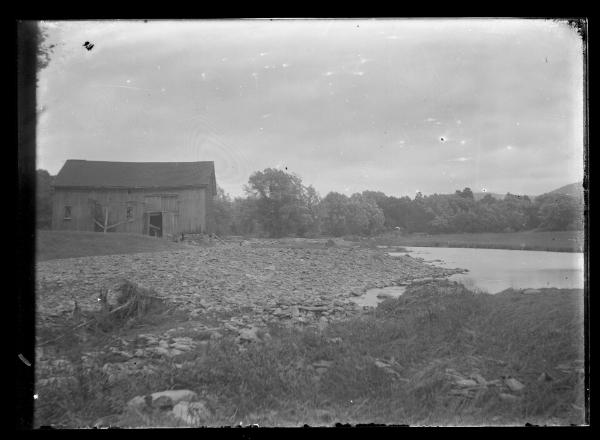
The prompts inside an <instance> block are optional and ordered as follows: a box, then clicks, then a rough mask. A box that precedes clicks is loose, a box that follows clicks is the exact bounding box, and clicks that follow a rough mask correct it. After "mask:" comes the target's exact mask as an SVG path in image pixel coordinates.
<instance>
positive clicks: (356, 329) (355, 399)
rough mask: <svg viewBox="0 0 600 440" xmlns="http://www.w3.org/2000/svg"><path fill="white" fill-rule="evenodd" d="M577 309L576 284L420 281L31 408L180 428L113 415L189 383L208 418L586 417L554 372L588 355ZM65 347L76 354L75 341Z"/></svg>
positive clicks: (87, 380) (450, 420)
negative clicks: (507, 394)
mask: <svg viewBox="0 0 600 440" xmlns="http://www.w3.org/2000/svg"><path fill="white" fill-rule="evenodd" d="M582 304H583V294H582V291H581V290H557V289H542V292H541V293H539V294H530V295H523V294H521V293H519V292H514V291H506V292H504V293H500V294H496V295H488V294H483V293H473V292H470V291H468V290H467V289H465V288H464V287H463V286H460V285H456V284H453V283H442V284H437V285H433V284H431V285H425V286H422V287H420V288H417V289H414V290H410V289H409V290H408V291H407V293H406V294H405V295H403V296H401V297H399V298H398V299H393V300H386V301H384V302H383V303H381V304H380V305H379V306H378V308H377V309H375V310H374V311H373V312H372V313H370V314H368V315H366V316H363V317H361V318H356V319H352V320H349V321H346V322H340V323H337V324H332V325H330V326H329V327H328V328H326V329H325V330H324V331H322V332H319V331H316V330H310V329H305V330H297V329H296V330H294V329H288V328H283V327H281V328H279V327H274V328H271V329H270V334H271V336H272V339H271V340H270V341H269V342H268V343H266V344H253V345H250V346H249V348H248V349H247V350H246V351H244V352H240V351H239V350H238V348H237V346H236V345H235V344H234V343H233V341H232V340H230V339H228V338H224V339H222V340H219V341H211V343H210V344H209V346H208V350H207V351H206V352H203V353H191V354H189V355H186V356H187V358H186V359H185V360H184V361H181V360H179V361H178V362H179V364H175V362H174V361H172V360H166V359H162V360H157V361H156V362H157V363H156V367H157V372H156V373H155V374H149V375H136V376H132V377H130V378H128V379H127V380H122V381H120V382H118V383H113V384H110V385H109V384H108V382H107V378H106V375H105V374H104V372H103V371H102V370H101V369H100V366H101V365H99V366H98V367H97V368H96V367H94V368H91V369H89V368H88V369H83V367H80V368H78V369H77V372H76V374H75V376H77V377H78V378H79V382H80V385H78V386H74V387H71V388H66V389H65V388H62V389H51V388H50V389H44V390H38V391H36V392H38V393H39V394H40V396H43V399H42V397H40V399H39V400H38V402H37V405H38V406H37V411H36V416H37V420H38V424H64V425H65V426H71V427H74V426H90V425H91V424H93V423H94V421H95V420H96V419H97V418H98V417H101V416H106V415H116V417H117V420H118V422H116V423H117V424H118V425H120V426H177V424H176V423H174V422H173V421H169V420H164V419H163V418H161V417H160V416H158V415H156V416H154V417H150V418H139V417H138V416H136V415H132V414H127V413H121V411H122V410H123V408H124V406H125V404H126V402H127V401H128V400H129V399H131V398H132V397H134V396H136V395H144V394H148V393H151V392H155V391H161V390H166V389H191V390H193V391H195V392H197V393H198V394H199V395H200V396H201V398H202V399H203V400H204V401H205V402H206V403H207V405H208V407H209V408H210V409H211V410H212V416H211V417H210V418H209V419H207V420H206V421H205V424H206V425H209V426H225V425H226V426H233V425H236V424H238V423H240V422H242V423H243V424H244V425H247V424H254V423H257V424H259V425H261V426H276V425H277V426H282V425H283V426H297V425H302V424H304V423H307V424H309V425H313V426H314V425H333V424H335V423H351V424H359V423H385V424H410V425H487V424H494V425H511V424H517V425H522V424H525V423H532V424H542V425H543V424H582V423H584V413H583V408H584V406H585V405H584V396H583V387H584V385H583V376H582V375H581V374H580V373H578V372H576V371H570V372H565V371H561V370H560V369H557V366H558V365H560V364H564V363H568V362H572V361H577V360H582V359H583V357H584V353H583V306H582ZM68 346H69V350H70V351H71V352H72V355H71V358H72V359H73V360H74V361H76V360H77V359H78V356H80V354H77V352H76V350H77V343H73V341H71V342H69V343H68ZM74 350H75V351H74ZM323 360H326V361H329V362H331V366H330V368H329V369H327V371H326V372H324V373H322V374H318V373H317V372H316V371H315V369H314V368H312V367H311V364H312V363H314V362H315V361H323ZM376 360H385V361H386V362H388V364H389V365H391V366H392V367H391V369H393V372H392V373H391V372H390V371H389V370H387V371H386V370H385V369H382V368H380V366H378V365H377V364H376V362H375V361H376ZM448 371H455V372H458V373H460V374H462V375H465V376H467V375H469V374H473V373H478V374H480V375H482V376H483V377H484V378H485V379H487V380H493V379H500V378H502V377H506V376H512V377H514V378H516V379H518V380H519V381H520V382H522V383H523V384H524V385H525V388H524V390H523V391H522V392H521V393H517V394H518V395H517V396H516V398H515V399H514V401H509V402H507V401H505V400H502V399H501V398H500V395H499V392H498V391H497V390H495V389H494V388H493V387H489V388H486V389H483V390H480V391H479V392H478V393H477V394H476V395H474V396H471V397H468V398H467V397H464V396H456V395H452V393H451V392H450V391H451V388H452V386H453V384H452V381H450V380H449V379H448V376H447V373H448ZM542 373H545V374H547V375H548V376H549V377H550V378H551V380H542V381H540V380H539V377H540V375H541V374H542Z"/></svg>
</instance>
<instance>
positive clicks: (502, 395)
mask: <svg viewBox="0 0 600 440" xmlns="http://www.w3.org/2000/svg"><path fill="white" fill-rule="evenodd" d="M498 397H500V399H501V400H504V401H505V402H513V403H514V402H518V401H520V400H521V398H520V397H519V396H515V395H513V394H507V393H500V394H498Z"/></svg>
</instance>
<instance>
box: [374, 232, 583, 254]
mask: <svg viewBox="0 0 600 440" xmlns="http://www.w3.org/2000/svg"><path fill="white" fill-rule="evenodd" d="M373 241H375V242H377V244H382V245H383V244H387V245H398V246H432V247H467V248H487V249H516V250H532V251H554V252H583V246H584V235H583V231H523V232H498V233H491V232H484V233H465V234H434V235H416V234H413V235H405V236H400V235H394V234H389V235H385V236H381V237H377V238H374V239H373Z"/></svg>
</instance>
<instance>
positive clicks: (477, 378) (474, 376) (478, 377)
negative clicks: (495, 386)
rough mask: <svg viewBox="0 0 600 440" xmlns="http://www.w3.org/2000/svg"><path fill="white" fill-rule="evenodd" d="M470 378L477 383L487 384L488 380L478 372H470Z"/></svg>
mask: <svg viewBox="0 0 600 440" xmlns="http://www.w3.org/2000/svg"><path fill="white" fill-rule="evenodd" d="M471 379H473V380H475V381H476V382H477V383H478V384H479V385H487V383H488V381H487V380H486V379H485V377H483V376H482V375H481V374H479V373H473V374H471Z"/></svg>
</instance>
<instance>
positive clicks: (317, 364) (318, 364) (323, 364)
mask: <svg viewBox="0 0 600 440" xmlns="http://www.w3.org/2000/svg"><path fill="white" fill-rule="evenodd" d="M332 365H333V361H327V360H320V361H317V362H313V363H312V366H313V368H329V367H331V366H332Z"/></svg>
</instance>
